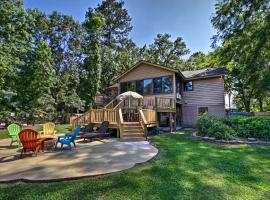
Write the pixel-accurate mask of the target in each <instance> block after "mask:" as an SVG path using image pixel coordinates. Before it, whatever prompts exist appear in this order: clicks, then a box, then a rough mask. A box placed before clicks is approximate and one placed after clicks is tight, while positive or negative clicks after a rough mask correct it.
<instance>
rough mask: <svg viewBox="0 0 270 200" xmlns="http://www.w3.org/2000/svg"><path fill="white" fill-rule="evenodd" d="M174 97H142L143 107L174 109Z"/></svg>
mask: <svg viewBox="0 0 270 200" xmlns="http://www.w3.org/2000/svg"><path fill="white" fill-rule="evenodd" d="M175 103H176V102H175V99H174V98H169V97H156V96H150V97H144V98H143V107H144V108H150V109H155V108H156V109H173V110H174V109H175Z"/></svg>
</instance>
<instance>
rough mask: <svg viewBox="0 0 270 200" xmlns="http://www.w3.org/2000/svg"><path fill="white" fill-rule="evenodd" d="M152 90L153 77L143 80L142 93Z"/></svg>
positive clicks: (150, 92) (148, 92)
mask: <svg viewBox="0 0 270 200" xmlns="http://www.w3.org/2000/svg"><path fill="white" fill-rule="evenodd" d="M152 90H153V79H145V80H143V94H146V95H147V94H152Z"/></svg>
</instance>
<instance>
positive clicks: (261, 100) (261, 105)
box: [259, 98, 263, 112]
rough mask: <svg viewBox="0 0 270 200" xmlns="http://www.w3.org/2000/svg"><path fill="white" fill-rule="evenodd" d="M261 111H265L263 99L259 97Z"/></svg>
mask: <svg viewBox="0 0 270 200" xmlns="http://www.w3.org/2000/svg"><path fill="white" fill-rule="evenodd" d="M259 106H260V112H263V99H262V98H259Z"/></svg>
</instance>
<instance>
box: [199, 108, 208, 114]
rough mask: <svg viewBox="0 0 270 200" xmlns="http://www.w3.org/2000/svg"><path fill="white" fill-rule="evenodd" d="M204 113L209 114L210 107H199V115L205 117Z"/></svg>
mask: <svg viewBox="0 0 270 200" xmlns="http://www.w3.org/2000/svg"><path fill="white" fill-rule="evenodd" d="M204 113H208V107H199V115H203V114H204Z"/></svg>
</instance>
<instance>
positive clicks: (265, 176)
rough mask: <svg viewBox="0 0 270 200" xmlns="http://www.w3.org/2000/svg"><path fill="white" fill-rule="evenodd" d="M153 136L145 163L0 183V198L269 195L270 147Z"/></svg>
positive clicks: (186, 135)
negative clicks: (91, 174)
mask: <svg viewBox="0 0 270 200" xmlns="http://www.w3.org/2000/svg"><path fill="white" fill-rule="evenodd" d="M152 142H153V143H154V144H155V145H157V146H158V148H159V149H160V155H159V157H158V158H157V159H156V160H154V161H151V162H149V163H147V164H143V165H140V166H137V167H135V168H133V169H130V170H127V171H125V172H121V173H118V174H115V175H110V176H104V177H99V178H85V179H81V180H76V181H67V182H60V183H39V184H34V183H32V184H30V183H16V184H1V185H0V199H112V200H116V199H166V200H167V199H215V200H217V199H245V200H247V199H270V159H269V158H270V148H269V147H255V146H247V145H243V146H231V147H224V146H217V145H214V144H206V143H203V142H199V141H194V140H192V139H191V138H190V136H189V134H167V135H159V136H155V137H154V138H152ZM33 159H34V158H33Z"/></svg>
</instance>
